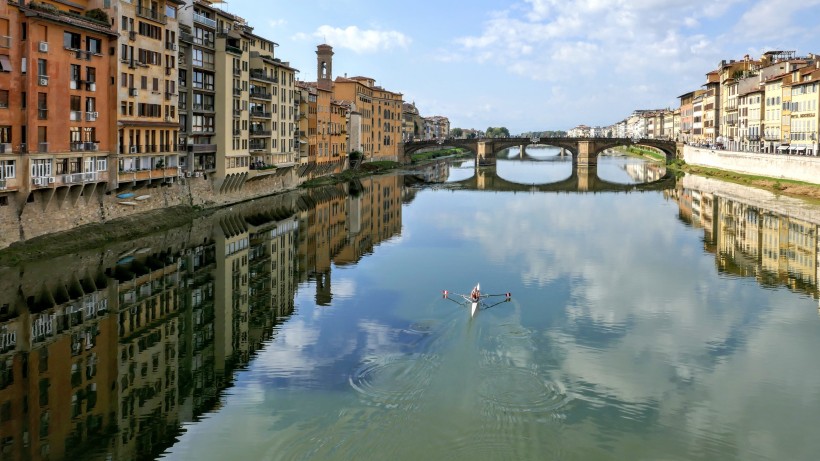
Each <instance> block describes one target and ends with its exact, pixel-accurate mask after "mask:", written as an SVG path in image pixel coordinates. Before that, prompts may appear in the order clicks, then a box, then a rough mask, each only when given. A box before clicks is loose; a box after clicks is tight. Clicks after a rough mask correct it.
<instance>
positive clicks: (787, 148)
mask: <svg viewBox="0 0 820 461" xmlns="http://www.w3.org/2000/svg"><path fill="white" fill-rule="evenodd" d="M777 150H789V146H778V147H777Z"/></svg>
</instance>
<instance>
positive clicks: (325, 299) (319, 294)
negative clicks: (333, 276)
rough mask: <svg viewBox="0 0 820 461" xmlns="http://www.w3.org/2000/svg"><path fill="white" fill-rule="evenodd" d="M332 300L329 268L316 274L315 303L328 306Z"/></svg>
mask: <svg viewBox="0 0 820 461" xmlns="http://www.w3.org/2000/svg"><path fill="white" fill-rule="evenodd" d="M332 300H333V295H332V294H331V289H330V269H328V270H327V271H325V272H323V273H320V274H316V304H318V305H320V306H329V305H330V302H331V301H332Z"/></svg>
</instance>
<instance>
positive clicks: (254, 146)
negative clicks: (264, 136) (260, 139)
mask: <svg viewBox="0 0 820 461" xmlns="http://www.w3.org/2000/svg"><path fill="white" fill-rule="evenodd" d="M248 148H249V149H250V151H251V152H262V151H266V150H267V149H268V146H267V144H265V143H253V142H252V143H250V144H249V145H248Z"/></svg>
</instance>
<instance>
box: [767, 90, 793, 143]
mask: <svg viewBox="0 0 820 461" xmlns="http://www.w3.org/2000/svg"><path fill="white" fill-rule="evenodd" d="M790 80H791V76H790V75H789V74H781V75H776V76H774V77H771V78H769V79H768V80H766V82H765V83H764V84H763V100H764V103H763V151H764V152H769V153H777V152H782V151H783V150H786V149H787V148H788V147H787V146H786V145H788V143H789V140H788V139H787V138H784V137H783V136H782V130H781V126H782V123H783V122H782V119H783V115H782V114H783V88H784V86H783V85H784V83H787V82H789V81H790ZM781 143H782V144H785V145H784V146H783V147H781Z"/></svg>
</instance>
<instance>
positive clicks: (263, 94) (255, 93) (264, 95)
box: [249, 90, 273, 101]
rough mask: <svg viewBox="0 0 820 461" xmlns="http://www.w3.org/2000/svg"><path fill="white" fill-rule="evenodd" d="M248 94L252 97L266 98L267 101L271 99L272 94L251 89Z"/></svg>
mask: <svg viewBox="0 0 820 461" xmlns="http://www.w3.org/2000/svg"><path fill="white" fill-rule="evenodd" d="M249 94H250V96H251V97H252V98H256V99H266V100H268V101H270V100H271V99H273V95H272V94H270V93H267V92H265V91H253V90H251V92H250V93H249Z"/></svg>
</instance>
